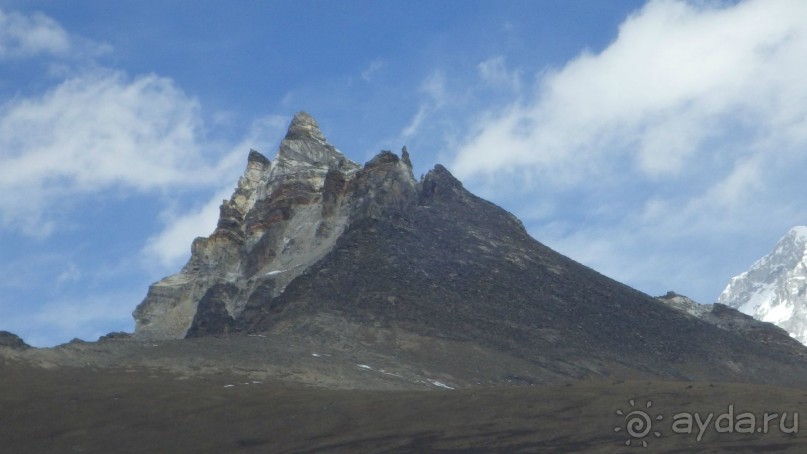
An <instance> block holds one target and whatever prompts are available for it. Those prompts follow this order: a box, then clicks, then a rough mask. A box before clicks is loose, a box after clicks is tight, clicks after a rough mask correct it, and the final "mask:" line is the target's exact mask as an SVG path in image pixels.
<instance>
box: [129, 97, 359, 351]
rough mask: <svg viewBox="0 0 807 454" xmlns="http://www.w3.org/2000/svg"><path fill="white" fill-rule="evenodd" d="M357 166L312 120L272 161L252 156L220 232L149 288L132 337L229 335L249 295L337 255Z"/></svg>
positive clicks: (261, 294) (296, 124) (302, 119)
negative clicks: (330, 253) (225, 332)
mask: <svg viewBox="0 0 807 454" xmlns="http://www.w3.org/2000/svg"><path fill="white" fill-rule="evenodd" d="M360 169H361V166H359V165H358V164H356V163H355V162H353V161H351V160H349V159H347V158H346V157H345V156H344V155H343V154H342V153H340V152H339V151H338V150H337V149H336V148H335V147H334V146H333V145H331V144H329V143H328V141H327V140H326V139H325V137H324V136H323V134H322V132H321V131H320V130H319V126H318V125H317V122H316V121H315V120H314V119H313V118H312V117H311V116H310V115H308V114H307V113H305V112H300V113H298V114H297V115H295V117H294V119H293V120H292V122H291V125H290V126H289V129H288V132H287V134H286V136H285V138H284V139H283V141H282V142H281V143H280V148H279V150H278V152H277V157H276V158H275V159H274V161H270V160H268V159H267V158H266V157H264V156H263V155H261V154H260V153H258V152H257V151H254V150H253V151H250V153H249V157H248V159H247V168H246V171H245V172H244V175H243V176H242V177H241V178H240V179H239V181H238V186H237V187H236V189H235V191H234V193H233V195H232V197H231V198H230V199H229V200H225V201H224V202H223V203H222V205H221V208H220V216H219V221H218V225H217V227H216V230H215V231H214V232H213V233H212V234H211V235H210V236H209V237H207V238H197V239H196V240H195V241H194V242H193V245H192V255H191V258H190V260H189V261H188V263H187V264H186V265H185V266H184V267H183V268H182V271H180V272H179V273H178V274H175V275H172V276H169V277H167V278H165V279H163V280H161V281H159V282H157V283H155V284H154V285H152V286H151V287H150V288H149V291H148V295H147V296H146V299H145V300H144V301H143V302H142V303H141V304H140V305H139V306H138V307H137V309H136V310H135V312H134V317H135V320H136V329H135V336H136V337H138V338H150V339H164V338H183V337H186V336H187V335H190V336H193V335H202V334H206V333H208V332H210V331H214V332H220V331H222V330H227V329H229V323H228V320H234V319H236V318H237V317H238V316H239V314H240V313H241V311H242V310H243V309H244V306H245V305H246V303H247V301H249V300H250V298H253V299H254V298H272V297H274V296H277V295H278V294H280V293H281V292H282V291H283V289H284V288H285V287H286V285H287V284H288V283H289V282H290V281H291V280H293V279H294V278H295V277H297V276H298V275H299V274H300V273H302V272H303V271H305V270H306V269H307V268H308V267H309V266H310V265H311V264H312V263H314V262H316V261H317V260H319V259H320V258H322V257H323V256H324V255H325V254H326V253H327V252H328V251H330V250H331V249H332V248H333V245H334V243H335V241H336V239H337V238H338V237H339V235H340V234H341V233H342V231H343V230H344V228H345V225H346V222H347V220H348V215H349V212H350V206H349V205H348V204H346V203H345V202H346V201H345V197H344V196H345V189H346V186H347V185H348V183H349V182H351V181H352V180H353V178H354V176H355V175H356V173H357V172H358V171H359V170H360Z"/></svg>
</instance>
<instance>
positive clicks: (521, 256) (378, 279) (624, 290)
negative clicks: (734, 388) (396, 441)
mask: <svg viewBox="0 0 807 454" xmlns="http://www.w3.org/2000/svg"><path fill="white" fill-rule="evenodd" d="M267 169H269V170H267ZM250 171H254V172H253V174H250ZM225 205H226V206H227V207H226V209H225V206H223V207H222V221H221V222H220V223H219V226H218V227H217V229H216V231H215V232H214V233H213V235H211V236H210V237H209V238H205V239H197V240H196V242H195V243H194V248H193V257H192V258H191V260H190V261H189V263H188V265H186V267H185V268H184V269H183V271H182V273H180V274H178V275H175V276H172V277H169V278H166V279H165V280H164V281H161V282H160V283H157V284H155V285H154V286H152V288H151V289H150V291H149V296H148V297H147V298H146V300H145V301H144V302H143V304H141V306H140V307H138V310H137V311H136V312H135V317H136V318H137V321H138V331H137V333H136V336H141V337H145V338H160V337H186V336H207V335H221V334H225V333H231V332H245V333H261V332H263V333H272V334H283V333H294V335H295V336H302V337H303V338H309V339H322V340H323V342H326V341H327V342H335V343H340V342H342V343H346V342H348V341H347V340H345V339H347V337H346V336H347V335H348V334H351V335H352V334H353V333H345V332H344V331H343V329H344V327H345V326H350V327H355V329H357V330H359V331H362V332H364V331H366V332H368V333H376V334H377V335H378V336H381V335H382V334H378V333H383V336H387V337H389V338H395V337H396V336H398V335H401V336H403V333H408V334H411V335H413V336H419V338H424V339H426V338H428V339H438V340H444V341H447V342H448V341H450V342H458V343H462V344H467V345H470V346H474V348H476V347H478V348H483V349H486V351H497V352H502V353H503V354H506V355H508V357H513V358H518V359H519V360H520V361H527V362H529V363H530V364H532V365H537V366H538V368H540V369H541V370H544V371H546V374H547V376H550V375H551V376H556V377H558V376H560V377H577V378H584V377H608V376H617V375H620V374H622V373H623V372H625V371H630V373H632V374H634V375H635V374H639V375H640V376H655V377H666V378H674V379H721V380H727V379H728V380H736V381H746V380H760V381H766V380H768V381H770V377H771V374H772V373H773V371H775V372H776V374H775V376H776V378H775V380H778V382H780V383H800V382H803V381H804V380H805V378H804V377H807V363H805V361H804V359H803V350H804V349H794V348H792V347H793V346H792V345H789V344H786V343H785V342H778V341H776V342H759V341H757V340H755V339H754V338H749V337H748V336H746V335H745V332H743V331H742V330H731V329H724V328H725V326H723V325H721V324H720V323H723V324H726V323H734V322H729V321H728V320H729V319H732V320H733V317H734V315H733V314H728V315H726V314H724V313H723V312H721V309H718V310H716V311H715V315H714V316H715V317H716V318H717V319H720V320H722V322H720V323H713V322H712V321H708V320H701V319H700V318H698V317H694V316H692V315H689V314H687V313H685V312H684V311H682V310H679V309H676V308H673V307H670V306H669V305H668V304H665V303H663V302H661V301H659V300H658V299H655V298H652V297H650V296H648V295H645V294H643V293H641V292H638V291H636V290H634V289H632V288H629V287H627V286H625V285H624V284H621V283H619V282H616V281H614V280H612V279H609V278H607V277H605V276H603V275H601V274H599V273H597V272H596V271H594V270H591V269H589V268H587V267H585V266H583V265H580V264H578V263H576V262H574V261H573V260H571V259H569V258H567V257H565V256H562V255H560V254H558V253H556V252H554V251H553V250H551V249H550V248H548V247H546V246H545V245H543V244H541V243H540V242H538V241H536V240H535V239H533V238H532V237H530V236H529V234H528V233H527V231H526V230H525V229H524V226H523V225H522V223H521V222H520V221H519V220H518V219H516V218H515V217H514V216H513V215H512V214H510V213H508V212H506V211H505V210H503V209H501V208H499V207H498V206H496V205H494V204H492V203H490V202H487V201H485V200H482V199H480V198H478V197H476V196H475V195H473V194H471V193H470V192H468V191H467V190H466V189H465V188H464V187H463V185H462V183H461V182H460V181H458V180H457V179H456V178H454V176H453V175H451V173H450V172H449V171H448V170H447V169H445V168H444V167H442V166H440V165H437V166H435V168H434V169H433V170H431V171H430V172H429V173H428V174H427V175H426V176H425V177H424V178H423V179H422V180H421V181H419V182H418V181H416V180H415V179H414V177H413V175H412V165H411V161H410V159H409V154H408V151H407V150H406V149H404V150H403V151H402V156H401V157H400V158H399V157H398V156H397V155H395V154H394V153H391V152H388V151H384V152H381V153H380V154H379V155H377V156H376V157H374V158H373V159H372V160H370V161H369V162H368V163H367V164H365V165H364V166H363V167H360V166H358V165H356V164H354V163H352V162H350V161H349V160H346V158H344V157H343V156H341V154H338V152H336V151H335V148H333V146H331V145H329V144H327V143H326V142H325V141H324V137H323V136H322V134H321V132H319V130H318V129H317V128H316V123H315V122H314V121H313V119H310V117H309V116H307V115H305V114H298V115H297V116H296V117H295V119H294V120H293V121H292V124H291V126H290V128H289V133H288V134H287V136H286V138H285V139H284V141H283V142H282V143H281V146H280V151H279V152H278V157H277V158H276V159H275V161H272V162H271V163H270V162H269V161H268V160H265V159H263V160H262V159H260V157H258V156H255V155H253V154H251V155H250V160H249V164H248V170H247V174H245V176H244V177H243V178H242V179H241V181H240V182H239V188H238V189H237V190H236V193H235V194H234V196H233V198H232V199H231V200H230V201H226V202H225ZM177 308H180V309H181V310H178V309H177ZM334 321H339V322H337V323H334ZM351 329H353V328H351ZM763 331H764V332H765V333H768V331H765V330H762V331H760V332H763ZM396 333H398V334H396ZM376 334H373V335H372V336H369V337H373V338H374V337H377V336H376ZM403 337H405V336H403ZM763 337H764V336H763ZM774 337H775V336H774ZM777 339H778V338H777ZM368 342H370V341H368ZM373 342H375V341H372V342H371V344H372V345H378V347H377V348H379V349H382V348H387V349H389V348H393V349H395V351H391V350H390V351H385V352H381V353H383V354H390V355H393V354H404V353H405V352H406V351H407V350H406V349H407V348H408V347H407V346H406V344H405V343H402V342H398V343H395V342H392V343H391V344H385V345H395V347H388V346H385V347H382V346H381V344H373ZM402 352H404V353H402ZM415 360H416V359H415ZM462 360H463V359H459V360H458V361H462ZM465 361H467V363H468V364H467V367H472V365H473V358H468V359H467V360H465ZM463 367H464V366H463ZM514 376H516V375H514ZM518 381H519V382H533V381H534V382H540V381H541V379H539V378H534V377H526V376H521V375H518Z"/></svg>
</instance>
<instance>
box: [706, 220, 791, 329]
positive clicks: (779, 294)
mask: <svg viewBox="0 0 807 454" xmlns="http://www.w3.org/2000/svg"><path fill="white" fill-rule="evenodd" d="M718 302H719V303H722V304H725V305H727V306H730V307H734V308H736V309H738V310H739V311H740V312H742V313H744V314H748V315H751V316H753V317H754V318H756V319H758V320H762V321H766V322H770V323H774V324H776V325H777V326H779V327H781V328H783V329H785V330H786V331H787V332H789V333H790V335H791V336H793V337H794V338H795V339H797V340H798V341H799V342H801V343H803V344H807V227H806V226H799V227H794V228H792V229H791V230H790V231H789V232H788V233H787V235H785V236H784V237H783V238H782V239H781V240H779V242H778V243H777V244H776V246H775V247H774V249H773V251H771V253H770V254H768V255H766V256H765V257H762V258H761V259H759V260H758V261H757V262H756V263H754V264H753V266H751V268H750V269H749V270H748V271H746V272H744V273H742V274H740V275H738V276H735V277H734V278H732V279H731V281H730V282H729V284H728V285H727V286H726V289H725V290H723V293H722V294H721V295H720V298H719V299H718Z"/></svg>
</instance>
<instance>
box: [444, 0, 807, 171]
mask: <svg viewBox="0 0 807 454" xmlns="http://www.w3.org/2000/svg"><path fill="white" fill-rule="evenodd" d="M704 5H714V4H711V3H706V4H703V3H697V4H690V3H685V2H681V1H656V2H651V3H649V4H648V5H647V6H646V7H645V8H643V9H642V10H641V11H639V12H638V13H637V14H635V15H633V16H631V17H630V18H629V19H628V20H626V21H625V23H623V24H622V26H621V27H620V32H619V36H618V37H617V39H616V41H615V42H613V43H612V44H611V45H610V46H608V47H607V48H606V49H605V50H604V51H602V52H601V53H599V54H596V55H593V54H587V53H586V54H583V55H580V56H579V57H578V58H576V59H575V60H573V61H571V62H570V63H568V64H567V65H566V66H565V67H563V68H562V69H560V70H558V71H555V72H551V73H549V74H547V75H545V76H544V77H543V79H542V80H541V82H540V83H539V84H538V86H537V88H536V90H535V92H533V93H532V94H531V96H530V97H531V98H532V102H530V103H527V104H526V105H523V106H521V105H519V106H515V105H514V106H511V107H510V108H509V109H505V110H503V111H501V112H498V113H496V114H494V118H493V120H492V121H491V120H489V119H486V120H485V121H484V122H483V123H480V124H479V125H478V126H479V131H480V132H479V134H477V135H476V136H475V137H474V138H473V140H471V141H470V142H469V143H467V144H466V145H465V146H464V147H463V148H462V149H461V150H460V151H459V153H458V154H457V157H456V160H455V162H454V163H453V168H454V169H455V170H456V171H457V173H458V174H459V175H460V176H463V177H472V176H479V175H484V174H489V173H492V172H500V171H507V170H509V169H512V168H514V167H520V166H524V165H527V166H531V167H532V170H534V171H536V172H537V173H539V174H540V175H542V176H548V177H552V176H553V175H560V176H562V177H564V178H568V177H577V178H576V179H573V181H572V182H574V181H577V180H578V179H579V178H583V177H591V176H592V175H591V174H589V171H591V170H594V171H595V173H596V170H597V168H600V167H599V166H584V167H580V166H578V165H577V164H578V163H579V161H580V160H581V159H585V160H596V161H602V160H610V159H614V158H615V157H616V158H618V157H623V158H626V159H627V163H628V165H630V166H632V167H634V169H635V171H636V172H637V173H638V174H640V175H642V176H645V177H657V176H663V175H668V174H675V173H677V172H680V171H681V169H683V168H684V166H685V164H687V163H689V162H691V161H692V160H694V159H697V157H698V155H699V154H700V153H702V152H706V150H704V149H703V148H702V145H703V144H704V143H705V142H707V141H708V140H709V139H710V138H713V137H715V136H726V135H731V134H733V132H734V129H733V127H737V126H739V127H747V126H749V125H750V126H752V127H754V128H755V130H756V131H755V132H756V134H755V137H753V139H755V140H759V139H761V138H762V137H764V136H766V135H768V134H770V133H771V131H772V128H775V130H776V131H788V134H789V135H790V136H792V137H794V138H795V137H803V135H804V134H805V130H804V126H805V121H804V112H805V110H807V107H805V106H807V102H805V101H807V83H805V82H804V81H805V80H807V65H804V64H803V58H802V57H803V55H805V53H804V52H805V51H807V4H805V3H804V2H799V1H787V0H781V1H767V0H766V1H758V0H757V1H748V2H744V3H741V4H739V5H736V6H727V7H717V6H704ZM489 66H492V67H493V68H495V66H496V65H495V64H490V63H489ZM487 73H488V74H487V77H488V78H489V77H492V76H491V75H490V74H491V73H492V74H496V73H497V71H494V70H493V69H488V70H487ZM484 76H485V74H484V73H483V77H484ZM492 143H497V144H499V149H501V150H502V152H501V153H497V154H496V156H489V150H490V145H491V144H492ZM558 171H559V173H558Z"/></svg>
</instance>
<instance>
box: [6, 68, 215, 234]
mask: <svg viewBox="0 0 807 454" xmlns="http://www.w3.org/2000/svg"><path fill="white" fill-rule="evenodd" d="M200 128H201V121H200V115H199V106H198V103H197V102H196V100H194V99H193V98H191V97H189V96H187V95H185V94H184V93H183V92H182V91H181V90H180V89H178V88H177V87H176V86H175V85H174V84H173V82H172V81H171V80H169V79H166V78H161V77H158V76H154V75H147V76H141V77H137V78H129V77H127V76H126V75H124V74H122V73H120V72H117V71H104V70H100V71H95V72H92V73H89V74H86V75H84V76H81V77H75V78H70V79H68V80H65V81H64V82H62V83H60V84H59V85H58V86H56V87H55V88H53V89H51V90H50V91H48V92H47V93H45V94H44V95H41V96H37V97H33V98H23V99H15V100H13V101H10V102H8V103H6V104H5V105H3V106H2V108H0V221H2V224H4V225H5V226H11V227H16V228H18V229H21V230H24V231H27V232H33V233H39V234H46V233H47V231H48V228H47V226H48V222H49V221H50V219H47V216H46V215H45V213H46V212H47V210H48V209H49V208H50V207H52V206H53V204H54V203H57V202H58V201H60V200H63V199H64V198H65V197H71V196H76V195H81V194H88V193H98V192H102V191H105V190H110V189H112V188H115V187H125V188H130V189H134V190H138V191H144V190H151V189H157V188H167V187H171V186H178V185H200V184H209V183H210V182H211V181H212V180H213V179H214V178H215V172H214V168H213V166H214V163H211V162H209V159H206V157H205V156H203V153H202V150H201V146H200V144H199V137H200V135H201V134H202V131H201V130H200Z"/></svg>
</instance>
